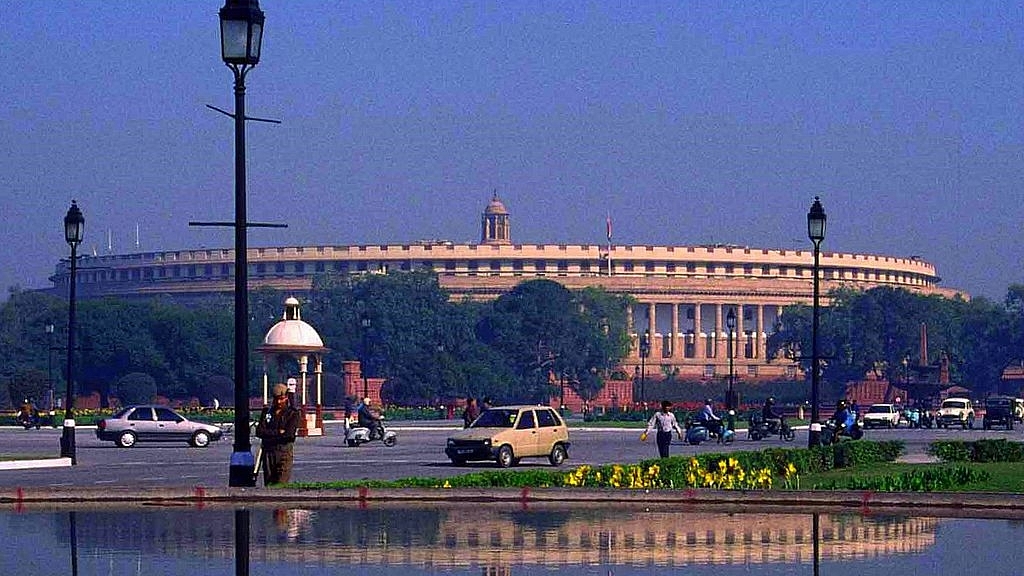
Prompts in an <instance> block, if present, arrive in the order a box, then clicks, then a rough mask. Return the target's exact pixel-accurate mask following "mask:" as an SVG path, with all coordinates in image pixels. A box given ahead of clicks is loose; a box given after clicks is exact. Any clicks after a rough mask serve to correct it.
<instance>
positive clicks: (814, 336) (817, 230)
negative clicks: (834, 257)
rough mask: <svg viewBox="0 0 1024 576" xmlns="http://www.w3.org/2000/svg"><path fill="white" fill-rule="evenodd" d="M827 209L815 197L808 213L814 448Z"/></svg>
mask: <svg viewBox="0 0 1024 576" xmlns="http://www.w3.org/2000/svg"><path fill="white" fill-rule="evenodd" d="M826 218H827V217H826V216H825V209H824V208H822V207H821V200H820V199H819V198H818V197H817V196H815V197H814V204H811V209H810V211H809V212H808V213H807V237H808V238H810V239H811V242H812V243H813V244H814V270H813V273H814V295H813V301H812V310H813V314H812V318H813V320H812V322H811V425H810V430H809V432H808V434H807V445H808V447H811V448H813V447H814V446H817V445H818V443H819V439H820V437H821V423H820V422H819V418H818V391H819V389H820V387H821V367H820V364H821V362H820V359H819V356H818V318H819V316H820V312H821V311H820V307H819V304H818V297H819V290H820V285H821V278H819V274H820V272H819V270H820V265H819V257H820V254H821V242H822V241H823V240H824V239H825V221H826Z"/></svg>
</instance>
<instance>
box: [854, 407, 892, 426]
mask: <svg viewBox="0 0 1024 576" xmlns="http://www.w3.org/2000/svg"><path fill="white" fill-rule="evenodd" d="M900 419H901V416H900V411H899V409H897V408H896V406H895V405H893V404H872V405H871V406H870V407H868V411H867V412H865V413H864V418H863V421H864V427H865V428H875V427H885V428H896V427H898V426H899V425H900Z"/></svg>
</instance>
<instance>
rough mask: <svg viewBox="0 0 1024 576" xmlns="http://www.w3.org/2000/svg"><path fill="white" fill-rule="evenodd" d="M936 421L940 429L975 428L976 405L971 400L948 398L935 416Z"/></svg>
mask: <svg viewBox="0 0 1024 576" xmlns="http://www.w3.org/2000/svg"><path fill="white" fill-rule="evenodd" d="M935 421H936V423H938V425H939V427H940V428H949V427H950V426H960V427H961V428H963V429H964V430H967V429H968V428H974V405H973V404H972V403H971V400H970V399H969V398H946V399H945V400H943V401H942V406H940V407H939V412H938V414H936V415H935Z"/></svg>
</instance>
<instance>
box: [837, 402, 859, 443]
mask: <svg viewBox="0 0 1024 576" xmlns="http://www.w3.org/2000/svg"><path fill="white" fill-rule="evenodd" d="M832 421H834V422H835V423H836V436H838V435H840V434H849V433H850V430H851V429H852V428H853V425H854V423H856V421H857V420H856V417H855V416H854V415H853V412H852V411H851V410H850V407H849V405H848V404H847V403H846V400H845V399H842V400H840V401H838V402H836V411H835V413H834V414H832Z"/></svg>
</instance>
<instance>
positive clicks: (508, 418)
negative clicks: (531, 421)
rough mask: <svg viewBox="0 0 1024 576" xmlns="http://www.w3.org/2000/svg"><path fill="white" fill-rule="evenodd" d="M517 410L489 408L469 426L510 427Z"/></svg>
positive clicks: (514, 419)
mask: <svg viewBox="0 0 1024 576" xmlns="http://www.w3.org/2000/svg"><path fill="white" fill-rule="evenodd" d="M518 412H519V411H518V410H505V409H500V408H491V409H490V410H487V411H485V412H484V413H483V414H481V415H480V417H479V418H477V419H476V421H475V422H473V425H472V426H470V427H471V428H511V427H512V425H513V424H514V423H515V421H516V414H517V413H518Z"/></svg>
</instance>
